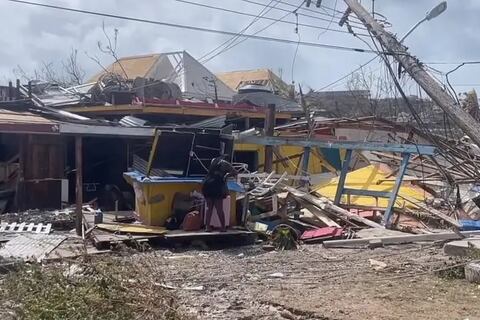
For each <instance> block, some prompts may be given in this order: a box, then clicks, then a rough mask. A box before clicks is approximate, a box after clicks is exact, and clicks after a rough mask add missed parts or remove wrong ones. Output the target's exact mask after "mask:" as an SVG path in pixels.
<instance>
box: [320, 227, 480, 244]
mask: <svg viewBox="0 0 480 320" xmlns="http://www.w3.org/2000/svg"><path fill="white" fill-rule="evenodd" d="M476 235H480V230H477V231H462V232H459V233H455V232H442V233H430V234H412V235H405V236H389V237H372V238H363V239H348V240H332V241H325V242H324V243H323V246H324V247H325V248H358V247H364V246H366V245H368V244H369V243H370V241H381V243H382V244H384V245H388V244H405V243H413V242H424V241H443V240H457V239H463V237H470V236H476Z"/></svg>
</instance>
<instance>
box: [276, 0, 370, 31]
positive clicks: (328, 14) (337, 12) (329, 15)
mask: <svg viewBox="0 0 480 320" xmlns="http://www.w3.org/2000/svg"><path fill="white" fill-rule="evenodd" d="M280 3H282V4H284V5H288V6H295V5H294V4H292V3H288V2H285V1H281V0H280ZM320 9H322V10H324V11H325V12H320V11H318V10H315V9H314V8H301V10H303V11H306V12H311V13H315V14H319V15H324V16H327V17H335V16H336V15H337V14H342V15H343V13H344V12H342V11H340V10H337V6H336V4H335V8H330V7H327V6H325V5H323V4H322V6H321V7H320ZM325 9H328V10H330V11H333V13H328V12H327V11H326V10H325ZM354 18H355V19H357V20H358V18H356V17H354ZM337 22H338V21H337ZM351 22H352V23H357V24H359V25H361V26H362V27H364V25H363V23H362V22H361V21H351ZM364 30H367V29H366V28H364Z"/></svg>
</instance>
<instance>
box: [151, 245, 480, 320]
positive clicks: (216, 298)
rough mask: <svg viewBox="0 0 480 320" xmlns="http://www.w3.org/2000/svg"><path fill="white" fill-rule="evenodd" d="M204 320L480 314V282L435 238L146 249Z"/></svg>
mask: <svg viewBox="0 0 480 320" xmlns="http://www.w3.org/2000/svg"><path fill="white" fill-rule="evenodd" d="M145 254H150V255H155V256H156V257H155V259H156V260H157V261H158V263H159V264H160V265H163V270H165V271H164V272H165V275H164V276H165V281H166V285H167V286H168V287H170V288H172V290H175V291H177V295H178V296H179V299H181V305H183V308H184V309H185V310H186V311H187V312H188V313H189V314H191V315H192V316H196V317H197V318H198V319H243V320H247V319H252V320H254V319H299V320H300V319H436V320H437V319H449V320H450V319H469V320H474V319H480V285H475V284H470V283H468V282H466V281H465V280H462V279H456V278H455V277H454V276H453V274H454V272H453V271H451V270H450V271H443V272H442V274H443V276H440V275H438V272H436V271H437V270H440V269H445V268H447V267H450V266H452V265H457V264H459V263H461V261H456V260H453V259H451V258H449V257H446V256H445V255H444V254H443V253H442V250H441V248H439V247H434V246H432V245H425V246H420V245H411V246H393V247H388V248H379V249H375V250H369V249H365V250H363V249H362V250H350V249H324V248H322V247H321V245H309V246H303V247H302V248H301V249H300V250H297V251H284V252H265V251H263V250H262V248H261V247H260V246H250V247H241V248H234V249H224V250H218V251H185V252H177V253H172V252H170V251H156V252H153V253H145Z"/></svg>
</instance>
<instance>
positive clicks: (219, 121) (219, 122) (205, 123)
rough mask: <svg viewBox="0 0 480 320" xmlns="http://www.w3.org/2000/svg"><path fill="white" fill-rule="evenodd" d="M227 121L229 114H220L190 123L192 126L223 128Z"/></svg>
mask: <svg viewBox="0 0 480 320" xmlns="http://www.w3.org/2000/svg"><path fill="white" fill-rule="evenodd" d="M226 121H227V116H218V117H214V118H209V119H206V120H202V121H199V122H195V123H194V124H192V125H190V127H191V128H216V129H217V128H218V129H221V128H223V127H224V126H225V122H226Z"/></svg>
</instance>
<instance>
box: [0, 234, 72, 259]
mask: <svg viewBox="0 0 480 320" xmlns="http://www.w3.org/2000/svg"><path fill="white" fill-rule="evenodd" d="M66 238H67V237H65V236H64V235H53V234H28V235H27V234H22V235H18V236H17V237H16V238H14V239H12V240H10V241H8V242H7V244H6V245H5V246H4V247H3V248H1V249H0V257H4V258H17V259H23V260H25V261H37V262H40V261H42V260H43V258H45V257H46V256H47V255H48V254H49V253H50V252H51V251H52V250H53V249H55V248H56V247H58V245H60V243H62V242H63V240H65V239H66Z"/></svg>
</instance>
